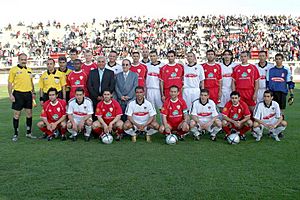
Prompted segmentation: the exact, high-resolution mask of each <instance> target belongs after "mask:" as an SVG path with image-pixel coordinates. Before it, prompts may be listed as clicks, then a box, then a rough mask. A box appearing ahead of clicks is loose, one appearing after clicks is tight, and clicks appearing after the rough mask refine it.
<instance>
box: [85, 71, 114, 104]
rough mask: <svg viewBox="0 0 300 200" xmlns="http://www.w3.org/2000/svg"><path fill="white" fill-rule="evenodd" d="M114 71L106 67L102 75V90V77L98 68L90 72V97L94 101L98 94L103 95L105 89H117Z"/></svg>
mask: <svg viewBox="0 0 300 200" xmlns="http://www.w3.org/2000/svg"><path fill="white" fill-rule="evenodd" d="M114 76H115V75H114V72H113V71H111V70H108V69H105V70H104V72H103V75H102V80H101V92H100V91H99V87H100V81H99V80H100V77H99V72H98V68H97V69H94V70H92V71H91V72H90V75H89V79H88V84H87V85H88V90H89V92H90V97H91V99H92V100H93V101H95V100H96V99H97V97H98V96H102V94H103V90H107V89H108V90H109V91H110V92H111V93H113V92H114V90H115V79H114Z"/></svg>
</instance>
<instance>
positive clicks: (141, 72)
mask: <svg viewBox="0 0 300 200" xmlns="http://www.w3.org/2000/svg"><path fill="white" fill-rule="evenodd" d="M129 70H130V71H132V72H135V73H136V74H137V75H138V86H141V87H145V80H146V76H147V66H146V65H144V64H142V63H140V53H139V52H136V51H135V52H133V53H132V65H131V67H130V69H129Z"/></svg>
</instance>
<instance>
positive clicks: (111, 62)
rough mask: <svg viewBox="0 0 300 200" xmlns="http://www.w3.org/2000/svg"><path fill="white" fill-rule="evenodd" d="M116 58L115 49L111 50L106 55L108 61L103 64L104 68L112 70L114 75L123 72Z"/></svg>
mask: <svg viewBox="0 0 300 200" xmlns="http://www.w3.org/2000/svg"><path fill="white" fill-rule="evenodd" d="M117 58H118V53H117V52H116V51H111V52H110V53H109V55H108V62H107V64H106V66H105V68H106V69H109V70H112V71H113V72H114V73H115V75H117V74H118V73H121V72H123V68H122V66H121V65H119V64H118V63H117V62H116V60H117Z"/></svg>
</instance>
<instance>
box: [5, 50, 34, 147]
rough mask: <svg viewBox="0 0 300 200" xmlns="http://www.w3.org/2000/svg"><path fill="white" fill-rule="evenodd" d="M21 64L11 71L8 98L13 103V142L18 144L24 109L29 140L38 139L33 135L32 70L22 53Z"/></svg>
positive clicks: (19, 58)
mask: <svg viewBox="0 0 300 200" xmlns="http://www.w3.org/2000/svg"><path fill="white" fill-rule="evenodd" d="M18 62H19V64H18V65H17V66H14V67H12V68H11V69H10V70H9V76H8V85H7V90H8V96H9V100H10V101H11V102H12V106H11V108H12V109H13V127H14V132H15V133H14V136H13V138H12V141H14V142H16V141H17V140H18V135H19V118H20V115H21V111H22V109H23V108H24V109H25V113H26V129H27V134H26V137H28V138H36V137H35V136H33V135H32V133H31V130H32V99H33V98H34V96H35V93H34V85H33V82H32V77H33V75H32V69H31V68H29V67H27V66H26V64H27V55H26V54H24V53H21V54H20V55H19V56H18Z"/></svg>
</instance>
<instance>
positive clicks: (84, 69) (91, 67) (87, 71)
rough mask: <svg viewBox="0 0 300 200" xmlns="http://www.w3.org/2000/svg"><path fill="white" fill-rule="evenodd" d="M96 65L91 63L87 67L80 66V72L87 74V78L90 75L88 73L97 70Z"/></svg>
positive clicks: (84, 65) (85, 65)
mask: <svg viewBox="0 0 300 200" xmlns="http://www.w3.org/2000/svg"><path fill="white" fill-rule="evenodd" d="M97 67H98V66H97V64H96V63H94V62H92V63H91V64H89V65H87V64H85V63H84V64H82V65H81V70H82V71H84V72H85V73H86V74H87V76H89V75H90V72H91V71H92V70H93V69H97Z"/></svg>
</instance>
